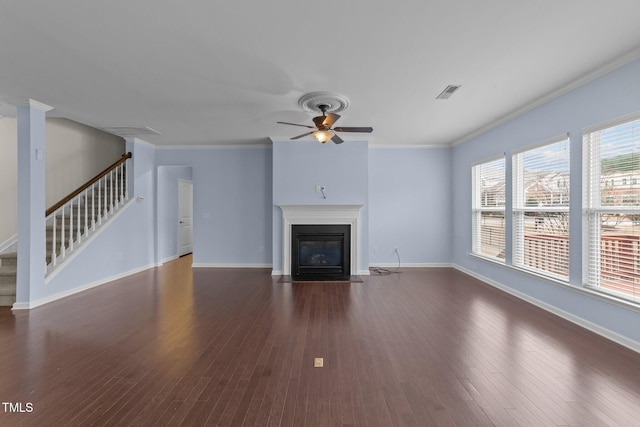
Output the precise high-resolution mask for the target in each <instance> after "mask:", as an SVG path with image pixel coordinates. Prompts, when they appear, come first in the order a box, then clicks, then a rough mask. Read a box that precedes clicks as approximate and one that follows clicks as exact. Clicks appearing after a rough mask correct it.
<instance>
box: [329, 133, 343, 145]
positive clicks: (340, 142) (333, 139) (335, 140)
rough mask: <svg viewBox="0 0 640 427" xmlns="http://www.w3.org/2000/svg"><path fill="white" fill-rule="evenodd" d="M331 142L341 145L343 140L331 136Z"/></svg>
mask: <svg viewBox="0 0 640 427" xmlns="http://www.w3.org/2000/svg"><path fill="white" fill-rule="evenodd" d="M331 140H332V141H333V142H335V143H336V144H342V143H343V142H344V140H343V139H342V138H340V137H339V136H338V135H336V134H333V137H332V138H331Z"/></svg>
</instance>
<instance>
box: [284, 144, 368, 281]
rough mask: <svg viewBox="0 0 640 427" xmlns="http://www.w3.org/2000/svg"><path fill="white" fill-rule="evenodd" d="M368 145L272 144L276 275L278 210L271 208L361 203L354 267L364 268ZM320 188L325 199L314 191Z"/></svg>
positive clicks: (366, 264) (365, 257)
mask: <svg viewBox="0 0 640 427" xmlns="http://www.w3.org/2000/svg"><path fill="white" fill-rule="evenodd" d="M368 162H369V156H368V143H367V142H366V141H346V142H345V143H343V144H339V145H336V144H332V143H327V144H320V143H318V142H315V141H313V142H312V141H274V142H273V269H274V271H282V270H283V267H282V211H281V210H280V208H279V207H278V206H277V205H306V204H308V205H363V208H362V209H361V211H360V233H361V234H360V242H359V245H361V246H360V249H361V250H360V265H359V266H358V268H359V270H367V269H368V268H369V259H368V251H367V249H366V248H367V247H368V229H369V206H368V205H369V202H368V200H369V194H368V188H369V183H368ZM316 185H323V186H325V188H326V190H325V194H326V196H327V198H326V199H324V198H323V197H322V193H318V192H316V190H315V187H316Z"/></svg>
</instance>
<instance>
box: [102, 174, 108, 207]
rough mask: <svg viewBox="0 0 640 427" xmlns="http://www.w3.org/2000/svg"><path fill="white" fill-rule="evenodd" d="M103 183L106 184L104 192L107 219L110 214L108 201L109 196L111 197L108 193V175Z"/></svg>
mask: <svg viewBox="0 0 640 427" xmlns="http://www.w3.org/2000/svg"><path fill="white" fill-rule="evenodd" d="M102 182H103V184H104V188H103V190H104V217H105V218H106V217H107V215H108V214H109V199H108V196H109V194H108V193H109V192H108V191H107V188H106V187H107V177H106V175H105V177H104V178H103V181H102Z"/></svg>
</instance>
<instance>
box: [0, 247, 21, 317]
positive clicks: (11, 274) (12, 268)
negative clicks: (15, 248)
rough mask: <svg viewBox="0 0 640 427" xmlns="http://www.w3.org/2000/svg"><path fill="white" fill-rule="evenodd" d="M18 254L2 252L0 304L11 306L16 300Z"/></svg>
mask: <svg viewBox="0 0 640 427" xmlns="http://www.w3.org/2000/svg"><path fill="white" fill-rule="evenodd" d="M17 271H18V254H17V253H15V252H12V253H6V254H0V306H10V305H13V303H14V302H16V274H17Z"/></svg>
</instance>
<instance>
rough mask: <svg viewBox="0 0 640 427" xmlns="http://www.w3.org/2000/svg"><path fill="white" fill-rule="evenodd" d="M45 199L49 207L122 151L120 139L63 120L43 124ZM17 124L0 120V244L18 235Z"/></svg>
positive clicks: (14, 121) (4, 118) (114, 159)
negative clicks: (44, 133) (44, 125)
mask: <svg viewBox="0 0 640 427" xmlns="http://www.w3.org/2000/svg"><path fill="white" fill-rule="evenodd" d="M46 126H47V127H46V153H45V161H46V196H45V205H46V206H47V207H48V206H52V205H53V204H54V203H56V202H57V201H59V200H60V199H62V198H63V197H65V196H66V195H67V194H69V193H70V192H72V191H73V190H75V189H76V188H78V187H79V186H80V185H82V184H84V183H85V182H87V181H88V180H89V179H91V178H93V177H94V176H95V175H97V174H98V173H100V172H101V171H102V170H104V169H105V168H106V167H108V166H109V165H110V164H112V163H113V162H115V161H116V160H118V159H119V158H120V156H121V155H122V154H124V152H125V143H124V140H123V139H122V138H120V137H117V136H114V135H111V134H108V133H106V132H103V131H101V130H98V129H94V128H91V127H89V126H85V125H82V124H80V123H76V122H73V121H71V120H67V119H61V118H49V119H47V121H46ZM17 167H18V162H17V125H16V120H15V119H13V118H7V117H3V118H0V200H1V201H2V202H1V204H0V206H2V208H1V209H0V245H1V244H2V243H3V242H5V241H6V240H7V239H9V238H11V237H12V236H14V235H15V234H16V233H17V232H18V218H17V212H18V178H17V176H18V175H17Z"/></svg>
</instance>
